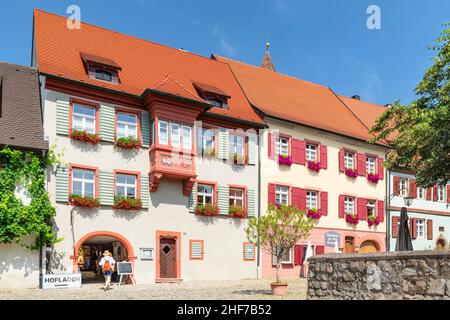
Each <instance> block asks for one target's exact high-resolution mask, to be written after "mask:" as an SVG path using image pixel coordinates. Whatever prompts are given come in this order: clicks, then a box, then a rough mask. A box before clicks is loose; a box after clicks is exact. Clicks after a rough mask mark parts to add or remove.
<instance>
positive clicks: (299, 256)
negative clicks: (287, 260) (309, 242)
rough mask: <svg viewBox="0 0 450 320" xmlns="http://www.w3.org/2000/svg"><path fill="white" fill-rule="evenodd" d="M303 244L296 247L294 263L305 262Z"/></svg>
mask: <svg viewBox="0 0 450 320" xmlns="http://www.w3.org/2000/svg"><path fill="white" fill-rule="evenodd" d="M303 256H304V254H303V246H301V245H295V247H294V265H296V266H300V265H302V264H303Z"/></svg>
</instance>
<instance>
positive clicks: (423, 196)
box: [417, 187, 426, 200]
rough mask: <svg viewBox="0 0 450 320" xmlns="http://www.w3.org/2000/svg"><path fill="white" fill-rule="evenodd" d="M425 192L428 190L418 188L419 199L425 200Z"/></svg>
mask: <svg viewBox="0 0 450 320" xmlns="http://www.w3.org/2000/svg"><path fill="white" fill-rule="evenodd" d="M425 192H426V189H425V188H422V187H417V198H418V199H421V200H425Z"/></svg>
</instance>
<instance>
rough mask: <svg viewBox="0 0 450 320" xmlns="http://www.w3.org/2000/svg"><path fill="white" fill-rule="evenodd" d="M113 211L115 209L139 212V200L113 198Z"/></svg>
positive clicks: (121, 197)
mask: <svg viewBox="0 0 450 320" xmlns="http://www.w3.org/2000/svg"><path fill="white" fill-rule="evenodd" d="M113 209H116V210H141V209H142V202H141V199H135V198H128V197H123V196H117V197H115V198H114V206H113Z"/></svg>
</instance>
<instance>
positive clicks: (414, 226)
mask: <svg viewBox="0 0 450 320" xmlns="http://www.w3.org/2000/svg"><path fill="white" fill-rule="evenodd" d="M410 229H411V231H410V232H411V238H412V239H417V219H414V218H412V219H411V228H410Z"/></svg>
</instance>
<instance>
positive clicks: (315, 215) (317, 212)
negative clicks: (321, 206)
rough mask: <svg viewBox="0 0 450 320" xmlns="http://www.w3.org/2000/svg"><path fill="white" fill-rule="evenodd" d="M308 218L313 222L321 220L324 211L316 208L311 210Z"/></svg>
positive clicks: (307, 215)
mask: <svg viewBox="0 0 450 320" xmlns="http://www.w3.org/2000/svg"><path fill="white" fill-rule="evenodd" d="M306 217H307V218H310V219H313V220H319V219H320V218H321V217H322V211H321V210H318V209H316V208H313V209H309V210H308V213H307V214H306Z"/></svg>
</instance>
